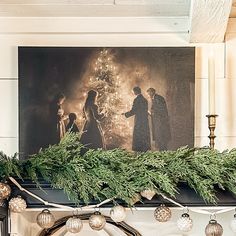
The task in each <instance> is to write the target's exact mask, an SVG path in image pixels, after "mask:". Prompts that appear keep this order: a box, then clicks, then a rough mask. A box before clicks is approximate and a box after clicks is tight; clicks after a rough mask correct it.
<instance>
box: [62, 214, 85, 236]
mask: <svg viewBox="0 0 236 236" xmlns="http://www.w3.org/2000/svg"><path fill="white" fill-rule="evenodd" d="M82 228H83V223H82V220H81V219H80V218H79V217H78V216H73V217H70V218H69V219H68V220H67V221H66V229H67V231H68V232H70V233H79V232H80V231H81V230H82Z"/></svg>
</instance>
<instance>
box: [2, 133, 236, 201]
mask: <svg viewBox="0 0 236 236" xmlns="http://www.w3.org/2000/svg"><path fill="white" fill-rule="evenodd" d="M83 148H84V147H83V146H82V145H81V144H80V142H79V138H78V136H77V135H75V134H67V135H66V136H65V137H64V138H63V139H62V140H61V142H60V143H59V144H58V145H53V146H49V147H48V148H45V149H43V150H41V151H40V152H39V153H37V154H34V155H32V156H30V157H29V159H28V160H24V161H23V160H18V158H17V155H14V156H13V157H8V156H7V155H5V154H4V153H2V152H1V153H0V180H4V179H7V178H8V177H9V176H18V177H20V178H22V179H30V180H32V181H34V182H36V183H38V180H39V178H40V177H43V178H44V179H45V180H46V181H48V182H49V183H51V185H52V186H53V187H55V188H60V189H63V190H64V191H65V193H66V194H67V195H68V197H69V198H70V199H71V200H73V201H74V202H76V203H79V202H81V201H83V202H84V203H86V204H88V203H89V202H90V201H91V200H98V201H102V200H104V199H107V198H113V197H115V198H116V199H121V200H123V201H125V202H126V203H127V204H129V205H132V198H133V197H134V196H135V195H136V194H137V193H140V192H141V191H143V190H145V189H153V190H155V191H156V192H157V193H162V194H164V195H167V196H170V197H173V198H174V197H175V194H176V193H177V192H178V187H177V185H178V183H179V182H181V181H184V182H187V184H188V185H189V186H190V187H191V188H193V189H194V190H195V191H196V192H197V193H198V194H199V195H200V196H201V197H202V198H203V199H204V200H205V201H206V202H209V203H216V202H217V199H216V195H215V190H214V187H215V185H218V186H219V187H221V188H222V189H227V190H229V191H231V192H232V193H234V194H236V184H235V183H236V149H233V150H231V151H224V152H219V151H217V150H212V149H209V148H200V149H196V148H188V147H181V148H179V149H178V150H176V151H162V152H158V151H157V152H151V151H150V152H146V153H138V154H137V153H132V152H128V151H126V150H121V149H114V150H107V151H105V150H89V151H87V152H86V153H85V154H81V153H82V150H83Z"/></svg>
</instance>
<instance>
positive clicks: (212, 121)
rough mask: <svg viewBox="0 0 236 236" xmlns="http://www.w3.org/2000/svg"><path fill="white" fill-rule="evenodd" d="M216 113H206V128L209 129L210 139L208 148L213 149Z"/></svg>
mask: <svg viewBox="0 0 236 236" xmlns="http://www.w3.org/2000/svg"><path fill="white" fill-rule="evenodd" d="M217 116H218V115H207V116H206V117H207V118H208V128H209V130H210V135H209V136H208V138H209V139H210V148H212V149H214V147H215V138H216V136H215V128H216V117H217Z"/></svg>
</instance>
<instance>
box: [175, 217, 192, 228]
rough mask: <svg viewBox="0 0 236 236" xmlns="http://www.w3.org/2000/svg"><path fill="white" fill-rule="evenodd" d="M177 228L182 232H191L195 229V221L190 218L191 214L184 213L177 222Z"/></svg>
mask: <svg viewBox="0 0 236 236" xmlns="http://www.w3.org/2000/svg"><path fill="white" fill-rule="evenodd" d="M177 227H178V228H179V229H180V230H181V231H182V232H189V231H191V230H192V228H193V220H192V219H191V218H190V216H189V214H187V213H184V214H182V216H181V217H180V218H179V219H178V220H177Z"/></svg>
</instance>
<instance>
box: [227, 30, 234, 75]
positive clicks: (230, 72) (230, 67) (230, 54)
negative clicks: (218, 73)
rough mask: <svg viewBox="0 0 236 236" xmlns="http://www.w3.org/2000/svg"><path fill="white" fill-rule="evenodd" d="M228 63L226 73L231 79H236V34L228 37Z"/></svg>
mask: <svg viewBox="0 0 236 236" xmlns="http://www.w3.org/2000/svg"><path fill="white" fill-rule="evenodd" d="M226 40H227V41H226V50H227V63H226V71H227V77H228V78H229V79H236V32H235V33H230V34H228V35H227V36H226Z"/></svg>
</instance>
